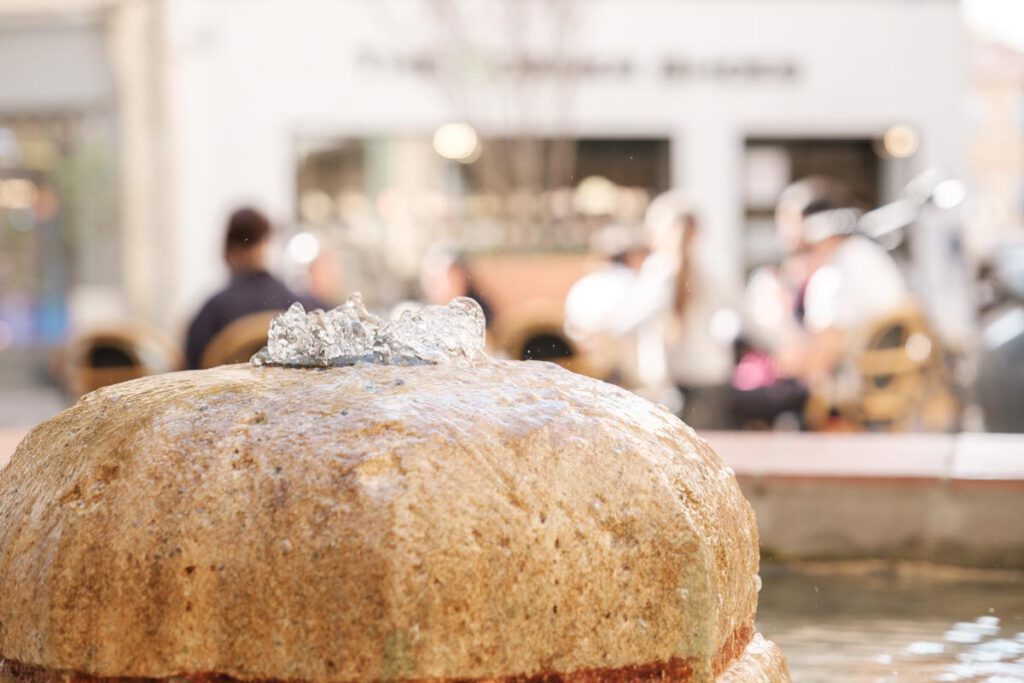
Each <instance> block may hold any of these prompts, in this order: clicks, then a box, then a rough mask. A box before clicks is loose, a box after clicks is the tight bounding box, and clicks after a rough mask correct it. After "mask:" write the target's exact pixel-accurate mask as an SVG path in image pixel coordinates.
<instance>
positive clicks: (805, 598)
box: [757, 563, 1024, 683]
mask: <svg viewBox="0 0 1024 683" xmlns="http://www.w3.org/2000/svg"><path fill="white" fill-rule="evenodd" d="M761 573H762V577H763V580H764V584H763V588H762V591H761V596H760V604H759V607H758V614H757V622H758V628H759V630H760V631H761V632H762V633H763V634H764V635H765V636H766V637H767V638H769V639H771V640H774V641H775V642H776V643H778V644H779V646H780V647H782V649H783V651H784V652H785V653H786V657H787V659H788V660H789V666H790V670H791V671H792V675H793V681H795V682H797V683H818V682H822V683H825V682H828V683H847V682H849V683H853V682H857V683H860V682H877V681H915V682H916V681H987V682H988V683H1009V682H1010V681H1016V682H1018V683H1020V682H1024V576H1022V575H1019V574H1014V573H1007V572H978V571H965V570H956V569H947V568H934V567H920V566H907V565H903V566H900V567H892V566H886V565H882V564H874V563H871V564H867V563H866V564H861V565H844V566H836V567H832V568H827V569H826V568H823V567H812V568H810V569H806V570H799V569H794V568H791V567H785V566H780V565H770V564H769V565H765V566H763V567H762V572H761Z"/></svg>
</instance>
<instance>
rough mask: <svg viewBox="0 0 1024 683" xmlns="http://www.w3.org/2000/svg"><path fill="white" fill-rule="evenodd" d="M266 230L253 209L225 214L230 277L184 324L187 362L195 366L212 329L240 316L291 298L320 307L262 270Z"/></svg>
mask: <svg viewBox="0 0 1024 683" xmlns="http://www.w3.org/2000/svg"><path fill="white" fill-rule="evenodd" d="M270 235H271V227H270V221H269V220H267V217H266V216H264V215H263V214H262V213H260V212H259V211H257V210H255V209H252V208H242V209H239V210H237V211H235V212H234V213H233V214H231V218H230V219H229V220H228V229H227V234H226V236H225V241H224V261H225V262H226V263H227V265H228V269H229V270H230V271H231V280H230V282H229V283H228V285H227V287H225V288H224V289H222V290H221V291H220V292H218V293H217V294H215V295H213V296H212V297H210V299H209V300H207V302H206V303H205V304H203V306H202V308H200V309H199V313H198V314H196V317H195V319H193V321H192V324H191V325H189V328H188V335H187V338H186V343H185V359H186V361H187V362H188V366H189V367H190V368H198V367H199V361H200V358H201V357H202V354H203V350H204V349H205V348H206V345H207V344H209V343H210V340H211V339H213V338H214V337H215V336H216V335H217V333H218V332H220V331H221V330H222V329H224V328H225V327H226V326H227V325H229V324H230V323H232V322H233V321H235V320H237V319H239V318H241V317H243V316H246V315H249V314H250V313H258V312H260V311H269V310H284V309H286V308H288V307H289V306H291V305H292V304H293V303H294V302H296V301H298V302H300V303H302V305H303V306H305V307H306V309H307V310H312V309H314V308H323V304H322V303H321V302H320V301H319V300H318V299H316V298H314V297H310V296H300V295H298V294H295V293H294V292H292V291H291V290H290V289H288V287H287V286H285V284H284V283H283V282H281V281H280V280H278V279H277V278H275V277H274V276H273V275H271V274H270V273H269V272H268V270H267V266H268V260H269V253H268V252H269V247H270Z"/></svg>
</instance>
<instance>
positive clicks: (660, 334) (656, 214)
mask: <svg viewBox="0 0 1024 683" xmlns="http://www.w3.org/2000/svg"><path fill="white" fill-rule="evenodd" d="M644 227H645V230H646V233H647V241H648V246H649V247H650V249H651V253H650V255H649V256H648V257H647V258H646V259H645V260H644V262H643V264H642V265H641V267H640V271H639V272H638V273H637V276H636V279H635V280H634V282H633V285H632V287H631V288H630V290H629V293H628V295H627V296H626V297H625V299H624V300H623V301H622V303H621V305H620V307H619V309H618V311H617V313H616V315H615V316H613V317H612V318H611V320H610V321H609V327H610V329H611V330H612V332H613V333H614V334H616V335H628V334H634V335H635V336H636V375H637V383H638V386H637V387H635V389H636V390H637V391H638V392H639V393H641V394H643V395H645V396H647V397H648V398H650V399H652V400H656V401H659V402H662V403H665V404H666V405H668V406H669V407H670V408H671V409H673V410H676V411H678V412H680V413H681V416H682V418H683V419H684V420H685V421H686V422H687V423H688V424H690V425H691V426H696V427H704V428H715V427H724V426H727V425H728V421H729V409H728V400H729V388H728V381H729V376H730V373H731V372H732V366H733V353H732V346H731V342H732V339H731V338H730V339H725V338H716V335H715V333H714V331H715V325H714V324H713V323H714V322H715V320H716V316H717V318H718V319H722V318H723V317H727V316H728V314H729V312H730V310H731V309H729V308H728V302H727V301H726V300H724V298H723V292H724V291H725V290H724V288H722V287H719V286H717V283H716V282H715V280H714V278H713V277H712V275H711V273H710V271H709V270H708V269H707V268H705V267H704V263H703V261H702V259H701V253H700V249H699V240H700V237H699V235H700V231H699V225H698V220H697V216H696V213H695V211H694V210H693V206H692V204H691V203H690V201H689V200H688V198H687V197H686V196H685V195H684V194H683V193H682V192H680V191H678V190H673V191H669V192H666V193H664V194H662V195H660V196H658V197H656V198H655V199H654V200H653V201H652V202H651V204H650V206H649V207H648V210H647V214H646V216H645V226H644ZM733 316H734V317H735V314H733ZM719 327H721V325H719Z"/></svg>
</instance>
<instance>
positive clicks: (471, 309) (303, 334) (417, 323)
mask: <svg viewBox="0 0 1024 683" xmlns="http://www.w3.org/2000/svg"><path fill="white" fill-rule="evenodd" d="M485 327H486V325H485V320H484V312H483V309H481V308H480V304H478V303H477V302H476V301H474V300H473V299H470V298H468V297H457V298H455V299H452V300H451V301H450V302H449V303H448V305H446V306H435V305H427V306H424V307H422V308H421V309H419V310H418V311H415V312H413V311H406V312H405V313H403V314H402V316H401V317H400V318H399V319H398V320H395V321H385V320H382V319H381V318H379V317H377V316H375V315H374V314H372V313H370V312H369V311H368V310H366V306H365V304H364V303H363V298H362V296H361V295H360V294H359V293H356V294H353V295H352V297H350V298H349V299H348V301H346V302H345V303H343V304H342V305H340V306H338V307H337V308H334V309H333V310H330V311H322V310H319V309H317V310H315V311H310V312H308V313H307V312H306V310H305V309H304V308H303V307H302V304H300V303H298V302H296V303H294V304H292V305H291V308H289V309H288V310H287V311H285V312H284V313H282V314H280V315H278V316H277V317H275V318H274V320H273V322H271V323H270V332H269V337H268V340H267V346H266V347H264V348H263V349H262V350H261V351H260V352H259V353H257V354H256V355H254V356H253V357H252V359H251V361H250V362H251V363H252V364H253V365H256V366H263V365H277V366H287V367H300V368H303V367H309V368H326V367H339V366H346V365H355V364H356V363H377V364H379V365H423V364H428V365H444V364H448V363H455V362H469V361H472V360H474V359H476V358H478V357H480V356H481V355H483V352H484V336H485Z"/></svg>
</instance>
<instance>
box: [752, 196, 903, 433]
mask: <svg viewBox="0 0 1024 683" xmlns="http://www.w3.org/2000/svg"><path fill="white" fill-rule="evenodd" d="M860 214H861V212H860V210H859V209H858V208H856V207H855V204H854V202H853V200H852V197H851V194H850V192H849V190H848V188H846V186H845V185H843V184H842V183H840V182H839V181H835V180H832V179H828V178H822V177H814V178H809V179H805V180H803V181H799V182H797V183H794V184H793V185H791V186H790V187H789V188H787V189H786V191H785V192H783V195H782V197H781V198H780V200H779V205H778V209H777V211H776V227H777V230H778V235H779V238H780V240H781V242H782V244H783V247H784V248H785V249H786V252H787V256H786V260H785V261H784V263H783V267H782V269H781V270H780V271H778V272H776V273H774V274H773V273H771V272H770V271H765V270H762V271H760V272H758V273H755V275H754V277H752V279H751V285H750V287H749V288H748V295H750V299H751V300H750V302H749V308H750V309H751V318H753V319H754V320H755V321H757V322H760V323H761V324H760V325H757V324H755V330H756V331H757V332H759V333H760V334H761V336H762V339H763V340H766V342H767V343H766V344H765V346H766V347H767V348H768V349H769V350H770V353H771V358H770V360H768V359H765V358H758V357H757V354H746V355H745V356H744V357H743V358H742V359H741V361H740V364H739V366H738V367H737V370H736V372H735V373H734V386H736V388H737V389H738V391H737V393H736V395H735V396H734V408H735V411H736V413H737V417H738V419H739V420H740V421H741V422H750V421H761V422H765V423H767V424H772V423H774V421H775V420H776V419H777V418H778V417H779V415H781V414H783V413H786V412H790V413H793V414H794V415H797V416H800V415H802V411H803V407H804V404H805V402H806V399H807V396H808V390H811V391H818V392H822V393H825V394H833V393H834V392H835V391H837V390H842V388H841V387H839V385H840V384H841V381H840V380H841V377H840V374H841V373H840V372H839V371H840V368H841V366H842V365H843V362H844V361H845V360H847V359H848V357H849V354H850V348H851V342H852V341H853V339H854V337H855V336H856V335H857V334H861V333H863V332H865V331H866V330H867V329H868V328H869V327H870V326H871V325H872V324H873V323H875V322H876V321H877V320H878V319H879V318H882V317H883V316H886V315H890V314H892V313H895V312H897V311H898V310H900V309H901V308H902V307H903V306H905V305H906V304H907V302H908V299H909V294H908V291H907V286H906V283H905V281H904V278H903V274H902V273H901V272H900V269H899V267H898V266H897V265H896V263H895V261H893V259H892V258H891V257H890V256H889V254H888V253H887V252H886V251H885V250H884V249H883V248H882V247H881V246H879V245H878V244H876V243H875V242H874V241H872V240H870V239H868V238H867V237H864V236H863V235H859V234H857V233H856V228H857V223H858V221H859V218H860ZM773 276H774V277H775V278H776V280H775V281H773ZM786 308H789V310H790V311H791V313H790V314H789V315H786V314H784V313H780V311H783V310H784V309H786Z"/></svg>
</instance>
